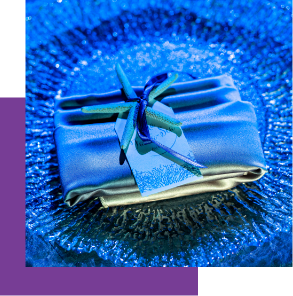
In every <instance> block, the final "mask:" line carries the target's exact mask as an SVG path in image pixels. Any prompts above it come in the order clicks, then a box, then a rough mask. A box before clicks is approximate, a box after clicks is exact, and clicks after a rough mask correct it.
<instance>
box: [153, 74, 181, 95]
mask: <svg viewBox="0 0 293 296" xmlns="http://www.w3.org/2000/svg"><path fill="white" fill-rule="evenodd" d="M177 78H178V74H175V75H171V76H170V77H169V78H167V79H166V80H165V81H164V82H163V83H162V84H160V85H159V86H158V87H156V88H154V89H153V90H152V91H151V92H150V94H149V99H150V100H152V99H154V98H156V97H158V96H159V95H160V94H161V93H163V92H164V91H165V90H166V89H167V88H168V87H169V86H170V85H171V84H172V83H174V81H175V80H176V79H177Z"/></svg>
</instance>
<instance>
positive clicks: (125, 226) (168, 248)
mask: <svg viewBox="0 0 293 296" xmlns="http://www.w3.org/2000/svg"><path fill="white" fill-rule="evenodd" d="M164 2H166V3H163V1H147V0H143V1H123V2H122V1H94V0H88V1H77V0H75V1H74V0H73V1H65V0H63V1H62V0H57V1H54V2H48V1H27V17H26V20H27V68H26V69H27V73H26V75H27V92H26V180H27V181H26V192H27V196H26V229H27V261H28V263H27V265H28V266H291V265H292V258H291V254H292V232H291V230H292V199H291V176H292V168H291V140H292V134H291V114H292V112H291V100H290V92H291V86H292V85H291V83H292V82H291V75H292V73H291V13H292V11H291V2H290V1H271V2H265V1H247V0H239V1H214V0H211V1H206V0H205V1H201V0H197V1H187V0H184V1H178V0H177V1H164ZM116 61H120V63H121V64H122V65H123V68H124V69H125V72H126V74H127V75H128V77H129V79H130V80H131V81H132V82H136V83H133V84H135V85H144V83H145V82H146V81H147V79H148V78H150V77H151V76H152V75H154V74H156V73H158V72H162V71H168V70H176V71H187V72H190V73H192V74H194V75H195V76H197V77H200V78H203V77H211V76H216V75H220V74H224V73H226V74H228V75H231V76H232V78H233V80H234V81H235V84H236V86H237V87H238V89H239V91H240V94H241V97H242V100H244V101H249V102H251V103H252V104H253V105H254V107H255V110H256V114H257V118H258V126H259V133H260V138H261V141H262V145H263V149H264V154H265V158H266V163H267V170H268V173H267V174H266V175H265V176H264V177H263V178H262V179H260V180H259V181H257V182H253V183H248V184H243V185H240V186H237V187H236V188H233V189H231V190H228V191H223V192H216V193H207V194H200V195H194V196H189V197H183V198H177V199H172V200H166V201H159V202H153V203H147V204H141V205H133V206H125V207H116V208H109V209H104V210H100V209H99V208H100V207H101V205H100V203H99V201H98V200H97V199H93V200H90V201H86V202H81V203H79V204H78V205H77V206H75V207H73V208H69V207H67V206H66V205H65V204H64V203H63V200H62V192H61V187H60V179H59V174H58V162H57V157H56V150H55V145H54V139H53V131H54V126H53V114H54V97H55V96H60V95H61V96H65V95H72V94H85V93H90V92H106V91H110V90H114V89H117V88H119V87H120V84H119V81H118V79H117V77H116V74H115V71H114V65H115V62H116ZM180 79H181V81H184V80H185V79H186V77H181V78H180Z"/></svg>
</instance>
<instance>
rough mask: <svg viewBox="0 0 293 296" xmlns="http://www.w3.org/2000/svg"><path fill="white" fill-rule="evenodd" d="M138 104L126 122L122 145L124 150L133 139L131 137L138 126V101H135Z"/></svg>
mask: <svg viewBox="0 0 293 296" xmlns="http://www.w3.org/2000/svg"><path fill="white" fill-rule="evenodd" d="M135 104H136V105H135V106H133V107H132V108H131V109H130V111H129V113H128V117H127V121H126V124H125V128H124V131H123V135H122V139H121V143H120V147H121V149H123V150H126V149H127V148H128V145H129V143H130V141H131V138H132V136H133V133H134V130H135V127H136V118H137V112H138V103H135Z"/></svg>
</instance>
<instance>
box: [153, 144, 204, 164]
mask: <svg viewBox="0 0 293 296" xmlns="http://www.w3.org/2000/svg"><path fill="white" fill-rule="evenodd" d="M151 141H152V142H153V143H155V144H156V145H157V146H159V147H160V148H162V149H164V150H165V151H166V152H167V153H169V154H171V155H172V156H174V157H176V158H177V159H179V160H181V161H183V162H184V163H185V164H186V165H187V167H190V166H191V167H195V168H207V167H206V166H204V165H202V164H200V163H198V162H196V161H194V160H191V159H189V158H188V157H186V156H184V155H182V154H180V153H178V152H176V151H174V150H172V149H171V148H168V147H166V146H165V145H163V144H161V143H159V142H157V141H154V140H152V139H151Z"/></svg>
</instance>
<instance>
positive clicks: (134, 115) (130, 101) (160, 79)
mask: <svg viewBox="0 0 293 296" xmlns="http://www.w3.org/2000/svg"><path fill="white" fill-rule="evenodd" d="M116 73H117V76H118V78H119V80H120V82H121V84H122V87H123V90H124V93H125V95H126V97H127V100H126V102H125V103H110V104H104V105H96V106H88V107H83V108H81V111H82V112H84V113H120V112H125V111H129V113H128V117H127V122H126V125H125V128H124V132H123V135H122V139H121V143H120V147H121V149H123V150H126V149H127V147H128V145H129V143H130V141H131V139H132V136H133V133H134V131H135V128H136V129H137V133H138V136H139V137H140V139H141V140H142V142H143V144H145V145H147V144H151V143H154V144H155V145H157V146H158V147H160V148H162V149H163V150H165V151H166V152H167V153H169V154H171V155H172V156H174V157H175V158H177V159H180V160H181V161H183V162H184V163H185V164H187V165H188V166H189V167H190V166H191V167H197V168H206V166H203V165H201V164H199V163H197V162H196V161H194V160H191V159H189V158H187V157H186V156H184V155H182V154H180V153H178V152H176V151H174V150H172V149H170V148H168V147H166V146H165V145H163V144H161V143H159V142H157V141H155V140H154V139H152V138H151V136H150V132H149V128H148V124H147V119H146V116H149V117H151V118H155V119H157V120H159V121H161V122H163V123H166V124H168V125H169V126H175V127H178V126H181V125H182V123H181V122H180V121H179V120H177V119H175V118H173V117H170V116H168V115H166V114H164V113H162V112H159V111H156V110H154V109H153V108H151V107H149V106H148V104H149V100H154V99H155V97H157V96H159V95H160V94H161V93H163V92H164V91H165V90H166V89H167V88H168V87H169V86H170V85H171V84H172V83H173V82H174V81H175V80H176V79H177V78H178V74H174V75H171V76H170V77H168V73H162V74H159V75H156V76H153V77H152V78H151V79H150V80H149V81H148V82H147V83H146V85H145V87H144V91H143V94H142V95H141V96H140V97H137V95H136V93H135V92H134V90H133V89H132V87H131V85H130V83H129V81H128V79H127V77H126V75H125V73H124V71H123V70H122V68H121V66H120V64H116ZM186 74H188V75H189V76H191V77H192V78H194V79H195V77H193V76H192V75H191V74H189V73H186Z"/></svg>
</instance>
